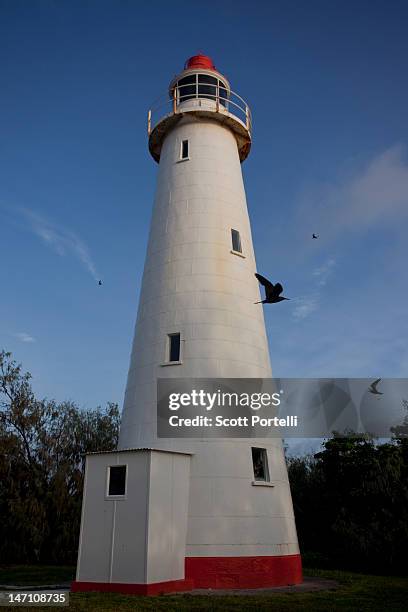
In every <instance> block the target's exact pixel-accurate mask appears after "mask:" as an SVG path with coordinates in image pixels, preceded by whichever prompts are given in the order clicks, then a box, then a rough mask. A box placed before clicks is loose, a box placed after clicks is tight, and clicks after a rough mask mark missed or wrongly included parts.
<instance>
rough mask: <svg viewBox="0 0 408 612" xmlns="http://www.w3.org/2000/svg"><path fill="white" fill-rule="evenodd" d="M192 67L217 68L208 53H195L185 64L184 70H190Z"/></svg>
mask: <svg viewBox="0 0 408 612" xmlns="http://www.w3.org/2000/svg"><path fill="white" fill-rule="evenodd" d="M191 68H205V69H207V70H216V68H215V66H214V64H213V61H212V59H211V57H208V55H201V54H198V55H193V56H192V57H190V58H189V59H188V60H187V61H186V63H185V64H184V70H190V69H191Z"/></svg>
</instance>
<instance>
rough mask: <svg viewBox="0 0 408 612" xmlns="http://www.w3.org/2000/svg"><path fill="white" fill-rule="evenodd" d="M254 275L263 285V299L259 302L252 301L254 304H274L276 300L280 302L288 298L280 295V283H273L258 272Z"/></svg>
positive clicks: (281, 289)
mask: <svg viewBox="0 0 408 612" xmlns="http://www.w3.org/2000/svg"><path fill="white" fill-rule="evenodd" d="M255 276H256V278H257V279H258V281H259V282H260V283H261V285H263V287H265V299H264V300H262V301H261V302H254V303H255V304H276V302H282V300H289V298H286V297H283V296H282V295H280V294H281V293H282V291H283V287H282V285H281V284H280V283H276V285H274V284H272V283H271V281H268V279H267V278H265V277H264V276H261V275H260V274H257V273H255Z"/></svg>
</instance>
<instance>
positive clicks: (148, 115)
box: [147, 110, 152, 136]
mask: <svg viewBox="0 0 408 612" xmlns="http://www.w3.org/2000/svg"><path fill="white" fill-rule="evenodd" d="M151 131H152V111H151V110H149V112H148V113H147V135H148V136H150V132H151Z"/></svg>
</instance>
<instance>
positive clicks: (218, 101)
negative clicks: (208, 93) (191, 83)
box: [216, 81, 220, 113]
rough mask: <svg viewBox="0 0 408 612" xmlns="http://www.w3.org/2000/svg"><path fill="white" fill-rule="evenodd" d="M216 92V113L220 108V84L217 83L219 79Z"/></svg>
mask: <svg viewBox="0 0 408 612" xmlns="http://www.w3.org/2000/svg"><path fill="white" fill-rule="evenodd" d="M216 94H217V103H216V109H217V113H218V111H219V110H220V84H219V81H217V90H216Z"/></svg>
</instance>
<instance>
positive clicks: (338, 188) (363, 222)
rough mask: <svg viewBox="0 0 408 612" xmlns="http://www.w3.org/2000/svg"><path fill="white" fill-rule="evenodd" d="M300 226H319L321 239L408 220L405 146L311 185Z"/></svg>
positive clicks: (398, 223) (394, 147) (398, 224)
mask: <svg viewBox="0 0 408 612" xmlns="http://www.w3.org/2000/svg"><path fill="white" fill-rule="evenodd" d="M299 215H300V216H299V220H298V221H299V227H303V226H304V224H305V223H306V222H308V223H310V219H312V220H313V224H314V225H316V226H317V227H318V228H319V230H320V231H321V238H322V239H323V240H324V239H328V238H330V237H332V236H334V235H336V234H339V233H341V232H344V231H353V232H359V231H365V230H367V229H369V228H371V227H375V226H380V227H381V226H382V225H387V226H390V225H393V226H394V227H395V228H396V229H398V228H399V227H400V221H402V220H403V219H406V218H407V217H408V160H407V156H406V150H405V148H404V147H403V146H402V145H394V146H393V147H390V148H389V149H386V150H385V151H383V152H382V153H379V154H378V155H376V156H374V157H373V158H372V159H370V160H368V161H367V162H366V163H365V164H364V165H362V164H361V162H359V163H358V164H354V167H352V168H350V167H349V168H348V171H347V173H343V175H342V176H340V177H339V176H337V177H333V180H331V181H329V182H327V183H325V184H316V185H313V186H309V188H308V189H307V190H306V191H305V192H304V194H303V196H302V198H301V202H300V207H299Z"/></svg>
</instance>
